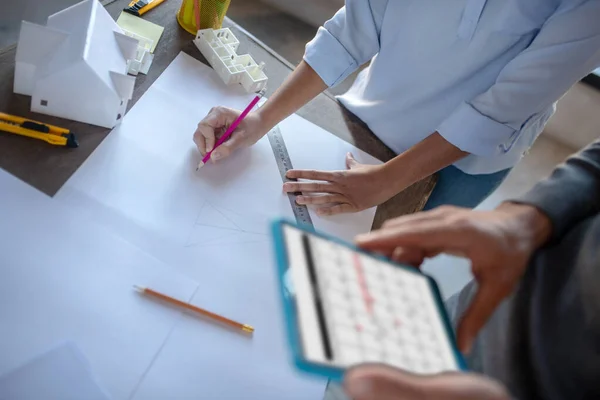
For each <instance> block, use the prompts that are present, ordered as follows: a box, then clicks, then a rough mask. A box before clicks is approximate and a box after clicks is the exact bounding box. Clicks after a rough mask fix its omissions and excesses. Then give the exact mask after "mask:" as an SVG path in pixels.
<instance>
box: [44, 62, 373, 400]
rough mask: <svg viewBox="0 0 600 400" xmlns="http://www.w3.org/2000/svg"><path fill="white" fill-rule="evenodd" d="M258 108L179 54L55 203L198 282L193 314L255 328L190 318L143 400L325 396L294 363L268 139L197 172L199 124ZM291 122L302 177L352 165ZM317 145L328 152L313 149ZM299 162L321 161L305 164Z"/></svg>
mask: <svg viewBox="0 0 600 400" xmlns="http://www.w3.org/2000/svg"><path fill="white" fill-rule="evenodd" d="M251 97H252V96H249V95H247V94H244V93H243V92H242V91H241V90H239V91H238V92H236V91H235V89H232V88H228V87H226V86H224V85H223V84H222V82H221V81H220V80H219V78H218V76H217V75H216V74H215V73H214V72H213V71H212V70H211V69H210V68H208V67H206V66H204V65H203V64H202V63H200V62H199V61H197V60H195V59H193V58H191V57H190V56H188V55H186V54H184V53H181V54H179V55H178V56H177V58H176V59H175V60H174V61H173V62H172V64H171V65H170V66H169V67H168V68H167V69H166V70H165V72H164V73H163V74H162V75H161V76H160V77H159V78H158V79H157V81H156V82H155V83H154V84H153V85H152V86H151V87H150V88H149V89H148V91H147V92H146V93H145V94H144V95H143V96H142V98H141V99H140V100H139V101H138V103H137V104H136V105H135V106H134V107H133V108H132V109H131V111H130V112H129V113H128V114H127V116H126V117H125V118H124V121H123V123H122V124H121V125H120V126H119V127H118V128H117V129H116V130H115V131H113V132H112V133H111V134H110V135H109V137H108V138H107V139H106V140H105V141H104V142H103V143H102V144H101V145H100V146H99V147H98V149H96V151H95V152H94V153H93V154H92V156H91V157H90V158H89V159H88V160H87V161H86V162H85V163H84V165H83V166H82V167H81V168H80V169H79V170H78V171H77V172H76V173H75V175H74V176H73V177H72V178H71V179H70V180H69V182H68V183H67V184H66V185H65V186H64V187H63V188H62V189H61V191H60V192H59V193H58V194H57V195H56V196H55V199H56V200H59V201H61V202H62V203H64V204H68V205H69V207H71V208H72V209H74V210H77V213H80V214H82V215H87V216H88V218H91V219H94V220H95V221H98V222H99V223H101V224H103V225H104V226H106V227H108V228H109V229H110V230H111V231H113V232H115V233H116V234H118V235H120V236H122V237H123V238H125V239H126V240H127V241H129V242H131V243H133V244H135V245H136V246H139V247H140V248H141V249H143V250H144V251H147V252H148V253H149V254H152V255H153V256H155V257H157V258H159V259H160V260H162V261H164V262H166V263H168V264H169V265H171V266H172V267H174V268H175V269H177V270H179V271H181V272H184V273H185V274H187V275H189V276H190V277H192V278H194V279H195V280H197V281H198V282H200V287H199V290H198V292H197V294H196V295H195V296H194V298H193V299H192V303H193V304H196V305H198V306H200V307H203V308H206V309H209V310H211V311H213V312H216V313H219V314H222V315H225V316H227V317H229V318H232V319H235V320H238V321H240V322H243V323H247V324H251V325H253V326H254V327H255V328H256V332H255V335H254V337H253V338H252V339H248V338H246V337H244V336H241V335H239V334H236V333H232V332H228V331H224V330H223V328H222V327H219V326H215V325H214V324H213V323H211V322H206V321H202V320H198V319H197V318H194V317H188V316H186V317H185V318H184V319H183V320H182V322H181V323H180V324H178V326H177V327H176V328H175V329H174V330H173V333H172V335H171V338H170V340H169V341H168V342H167V344H166V345H165V346H164V348H163V350H162V352H161V354H160V356H159V357H158V358H157V359H156V362H155V363H154V365H153V367H152V368H151V369H150V371H149V372H148V375H147V377H146V378H145V379H144V381H143V383H142V384H141V386H140V387H139V391H138V392H137V397H136V398H139V399H146V398H157V399H159V398H198V397H203V398H232V399H233V398H260V399H280V398H299V399H300V398H302V399H310V398H315V399H320V397H321V396H322V394H323V391H324V388H325V382H324V381H323V380H314V379H311V378H308V377H306V376H304V375H301V374H300V373H299V372H297V371H296V369H295V368H294V367H293V366H292V365H291V364H290V362H289V351H288V349H287V343H286V342H285V338H284V332H283V330H284V324H283V318H282V313H281V310H280V300H279V297H278V295H277V292H276V287H277V286H276V285H277V282H276V279H277V277H276V270H275V267H274V265H273V261H272V249H271V243H270V235H269V222H270V221H271V220H272V219H274V218H276V217H287V218H290V219H291V218H293V213H292V210H291V207H290V204H289V200H288V197H287V196H286V195H285V194H284V193H283V192H282V180H281V176H280V175H279V171H278V169H277V166H276V163H275V158H274V155H273V151H272V149H271V146H270V144H269V141H268V138H266V137H265V138H263V139H261V140H260V141H259V142H258V143H256V144H255V145H254V146H252V147H251V148H249V149H244V150H243V151H238V152H236V153H235V154H234V155H232V156H231V157H229V158H228V159H226V160H224V161H223V162H219V163H218V164H217V165H212V164H209V165H207V166H205V167H204V168H202V170H200V172H198V173H197V172H196V171H195V167H196V165H197V163H198V161H199V159H200V155H199V154H198V151H197V149H196V148H195V145H194V144H193V142H192V133H193V132H194V130H195V129H196V125H197V123H198V121H200V120H201V119H202V118H203V117H204V116H205V115H206V114H207V113H208V111H209V110H210V108H211V107H213V106H215V105H225V106H229V107H234V108H238V109H240V108H243V107H245V106H246V105H247V103H248V102H249V101H250V99H251ZM295 123H298V124H301V125H300V126H301V128H302V129H306V130H307V132H304V133H306V134H305V135H303V136H301V137H300V138H297V140H296V138H294V139H293V140H292V139H290V143H289V144H287V147H288V150H289V151H290V154H293V156H292V157H296V159H293V160H292V162H293V163H294V165H295V167H297V168H317V169H319V168H323V169H337V168H342V167H343V166H344V157H343V156H342V157H339V154H344V155H345V152H346V151H347V150H348V149H350V150H351V149H352V147H351V146H349V145H347V144H344V143H343V142H342V141H341V140H339V139H336V138H333V137H332V136H331V137H332V138H333V140H331V139H329V138H328V137H329V136H330V135H329V134H328V133H327V132H325V131H323V130H320V129H319V128H317V127H315V126H314V125H312V124H310V123H308V122H306V121H304V120H302V119H300V118H299V117H293V118H292V119H291V120H289V122H288V121H286V123H285V124H283V125H282V126H283V127H284V129H287V128H289V129H290V135H291V134H292V133H291V132H292V130H291V129H292V128H291V127H289V126H288V125H294V124H295ZM294 129H296V128H294ZM294 132H299V131H298V130H294ZM284 135H286V141H287V140H288V139H287V135H288V134H287V133H284ZM296 136H298V135H296ZM325 136H328V137H327V138H326V137H325ZM315 141H316V142H317V143H320V144H322V145H323V146H326V147H324V148H322V149H321V148H319V149H316V147H315V145H314V143H315ZM327 146H329V147H327ZM317 150H318V151H319V154H318V155H317V154H315V151H317ZM303 152H310V154H312V157H311V158H312V159H313V160H314V161H316V162H315V163H314V164H311V165H309V162H308V161H309V160H308V158H307V157H305V156H304V155H303ZM330 155H332V157H330ZM358 156H359V157H361V155H358ZM370 161H373V160H370ZM373 215H374V210H369V211H365V212H363V213H362V214H357V215H354V216H347V218H346V219H339V218H334V219H331V220H324V219H321V218H319V217H317V216H316V215H313V221H314V223H315V226H316V227H317V228H321V229H325V230H327V231H329V232H332V233H336V234H340V235H342V236H343V237H345V238H351V237H352V236H354V234H356V233H360V232H365V231H368V230H369V228H370V226H371V224H372V221H373ZM217 394H219V396H217Z"/></svg>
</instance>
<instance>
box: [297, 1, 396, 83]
mask: <svg viewBox="0 0 600 400" xmlns="http://www.w3.org/2000/svg"><path fill="white" fill-rule="evenodd" d="M387 3H388V0H347V1H346V5H345V6H344V7H342V8H341V9H340V10H339V11H338V12H337V13H336V14H335V15H334V16H333V18H331V19H330V20H329V21H327V22H325V24H324V25H323V26H322V27H321V28H319V30H318V32H317V35H316V36H315V38H314V39H313V40H311V41H310V42H309V43H308V44H307V45H306V52H305V54H304V61H306V63H307V64H308V65H310V66H311V67H312V68H313V69H314V70H315V72H316V73H317V74H318V75H319V76H320V77H321V79H322V80H323V81H324V82H325V83H326V84H327V85H328V86H330V87H331V86H335V85H337V84H338V83H340V82H342V81H343V80H344V79H346V78H347V77H348V75H350V74H351V73H352V72H354V71H355V70H356V69H357V68H358V67H359V66H361V65H362V64H365V63H366V62H368V61H369V60H371V58H373V57H374V56H375V55H376V54H377V53H378V52H379V47H380V46H379V35H380V33H381V25H382V23H383V17H384V14H385V9H386V6H387Z"/></svg>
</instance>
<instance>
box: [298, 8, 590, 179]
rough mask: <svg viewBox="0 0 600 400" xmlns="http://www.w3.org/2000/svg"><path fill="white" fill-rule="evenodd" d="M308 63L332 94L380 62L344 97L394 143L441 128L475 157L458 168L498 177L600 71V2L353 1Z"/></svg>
mask: <svg viewBox="0 0 600 400" xmlns="http://www.w3.org/2000/svg"><path fill="white" fill-rule="evenodd" d="M304 60H305V61H306V62H307V63H308V64H309V65H310V66H311V67H312V68H313V69H314V70H315V71H316V72H317V73H318V74H319V76H320V77H321V78H322V79H323V81H325V83H327V85H329V86H334V85H336V84H338V83H339V82H341V81H343V80H344V79H345V78H346V77H347V76H348V75H350V74H351V73H352V72H353V71H355V70H356V69H357V68H358V67H359V66H360V65H362V64H364V63H366V62H368V61H369V60H371V65H370V66H369V67H368V68H367V69H365V70H364V71H362V72H361V73H360V75H359V77H358V78H357V80H356V81H355V83H354V85H353V86H352V88H351V89H350V90H349V91H348V92H347V93H346V94H344V95H342V96H340V97H339V100H340V101H341V102H342V103H343V104H344V105H345V106H346V107H347V108H348V109H349V110H350V111H352V112H353V113H354V114H356V115H357V116H358V117H359V118H361V119H362V120H363V121H364V122H366V123H367V124H368V125H369V127H370V128H371V129H372V130H373V132H374V133H375V134H376V135H377V136H378V137H379V138H380V139H381V140H382V141H383V142H384V143H385V144H387V145H388V146H389V147H390V148H391V149H392V150H394V151H395V152H396V153H401V152H403V151H405V150H407V149H408V148H410V147H411V146H413V145H415V144H416V143H418V142H419V141H421V140H423V139H425V138H426V137H427V136H429V135H431V134H432V133H433V132H435V131H437V132H439V133H440V134H441V135H442V136H443V137H444V138H445V139H446V140H448V141H449V142H450V143H452V144H453V145H455V146H457V147H458V148H460V149H462V150H464V151H467V152H469V153H471V154H470V155H469V156H467V157H466V158H464V159H462V160H460V161H459V162H457V163H456V164H455V166H457V167H458V168H460V169H461V170H462V171H464V172H467V173H470V174H487V173H492V172H496V171H500V170H503V169H505V168H509V167H512V166H513V165H515V164H516V163H517V162H518V161H519V160H520V158H521V157H522V156H523V154H524V153H525V152H526V151H527V150H528V149H529V147H530V146H531V145H532V144H533V142H534V140H535V139H536V138H537V136H538V135H539V134H540V133H541V131H542V129H543V128H544V125H545V124H546V122H547V121H548V119H549V118H550V116H551V115H552V113H553V112H554V103H555V102H556V101H557V100H558V99H559V98H560V97H561V96H562V95H563V94H564V93H565V92H566V91H567V90H568V89H569V88H570V87H571V86H572V85H573V84H574V83H575V82H577V81H578V80H579V79H581V78H582V77H584V76H585V75H586V74H587V73H589V72H590V71H592V70H594V68H596V67H598V66H600V0H452V1H449V0H416V1H409V0H389V1H388V0H346V6H345V7H343V8H342V9H341V10H340V11H338V12H337V14H336V15H335V16H334V17H333V18H332V19H331V20H329V21H327V22H326V23H325V24H324V26H323V27H321V28H319V31H318V33H317V35H316V37H315V38H314V39H313V40H312V41H311V42H310V43H308V44H307V45H306V53H305V55H304ZM598 112H600V110H598ZM574 129H576V127H574Z"/></svg>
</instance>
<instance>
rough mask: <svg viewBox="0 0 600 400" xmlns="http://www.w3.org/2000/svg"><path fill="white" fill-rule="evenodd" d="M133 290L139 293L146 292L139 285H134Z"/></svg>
mask: <svg viewBox="0 0 600 400" xmlns="http://www.w3.org/2000/svg"><path fill="white" fill-rule="evenodd" d="M133 289H134V290H135V291H137V292H140V293H143V292H144V288H143V287H141V286H138V285H133Z"/></svg>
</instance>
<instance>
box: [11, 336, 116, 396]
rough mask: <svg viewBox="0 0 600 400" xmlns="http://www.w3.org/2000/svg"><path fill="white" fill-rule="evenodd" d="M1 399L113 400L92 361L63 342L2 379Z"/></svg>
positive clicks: (77, 349)
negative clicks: (94, 373) (100, 381)
mask: <svg viewBox="0 0 600 400" xmlns="http://www.w3.org/2000/svg"><path fill="white" fill-rule="evenodd" d="M0 399H7V400H8V399H10V400H40V399H49V400H109V399H110V396H109V395H108V394H107V393H106V392H105V391H104V389H103V388H102V387H101V385H100V383H99V382H98V381H97V379H96V378H95V377H94V375H93V372H92V370H91V369H90V366H89V363H88V361H87V360H86V359H85V356H84V355H83V353H82V352H81V350H79V348H78V347H77V346H76V345H75V344H74V343H71V342H67V343H63V344H61V345H59V346H56V347H54V348H52V349H51V350H49V351H47V352H45V353H43V354H41V355H39V356H37V357H35V358H34V359H32V360H29V361H27V362H25V364H23V365H21V366H19V367H17V368H15V369H14V370H12V371H10V372H8V373H6V374H4V375H2V376H0Z"/></svg>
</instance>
